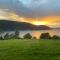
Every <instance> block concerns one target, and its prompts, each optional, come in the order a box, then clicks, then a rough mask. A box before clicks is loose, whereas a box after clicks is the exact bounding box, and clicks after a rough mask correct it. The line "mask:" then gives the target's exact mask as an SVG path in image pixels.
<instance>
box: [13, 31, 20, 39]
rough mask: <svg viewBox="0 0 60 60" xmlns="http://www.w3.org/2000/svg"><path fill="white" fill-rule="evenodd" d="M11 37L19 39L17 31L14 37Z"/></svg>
mask: <svg viewBox="0 0 60 60" xmlns="http://www.w3.org/2000/svg"><path fill="white" fill-rule="evenodd" d="M13 37H14V38H16V39H19V38H20V37H19V31H18V30H16V31H15V35H14V36H13Z"/></svg>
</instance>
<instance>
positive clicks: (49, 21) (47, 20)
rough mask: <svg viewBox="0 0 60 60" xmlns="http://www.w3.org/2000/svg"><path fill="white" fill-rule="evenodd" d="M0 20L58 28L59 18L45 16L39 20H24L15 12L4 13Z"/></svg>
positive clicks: (0, 15)
mask: <svg viewBox="0 0 60 60" xmlns="http://www.w3.org/2000/svg"><path fill="white" fill-rule="evenodd" d="M0 19H8V20H13V21H18V22H27V23H31V24H34V25H47V26H51V27H60V16H46V17H40V18H25V17H21V16H19V15H17V14H16V13H15V12H10V13H8V12H4V13H1V14H0Z"/></svg>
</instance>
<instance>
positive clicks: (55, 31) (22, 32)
mask: <svg viewBox="0 0 60 60" xmlns="http://www.w3.org/2000/svg"><path fill="white" fill-rule="evenodd" d="M6 32H8V33H9V34H11V33H14V32H15V31H5V32H4V33H3V35H4V34H5V33H6ZM47 32H49V33H50V35H51V36H53V35H57V36H60V29H52V30H19V36H20V37H22V38H23V36H24V35H25V34H27V33H30V34H31V35H32V37H36V38H37V39H38V38H39V37H40V35H41V33H47Z"/></svg>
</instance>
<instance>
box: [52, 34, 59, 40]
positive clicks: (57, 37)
mask: <svg viewBox="0 0 60 60" xmlns="http://www.w3.org/2000/svg"><path fill="white" fill-rule="evenodd" d="M52 39H60V37H59V36H57V35H54V36H53V37H52Z"/></svg>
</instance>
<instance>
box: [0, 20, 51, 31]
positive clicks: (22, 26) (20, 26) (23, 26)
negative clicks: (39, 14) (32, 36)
mask: <svg viewBox="0 0 60 60" xmlns="http://www.w3.org/2000/svg"><path fill="white" fill-rule="evenodd" d="M49 29H51V28H50V27H48V26H45V25H39V26H36V25H33V24H30V23H26V22H17V21H8V20H0V31H5V30H9V31H10V30H49Z"/></svg>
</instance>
